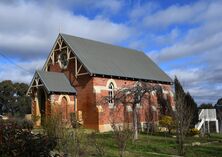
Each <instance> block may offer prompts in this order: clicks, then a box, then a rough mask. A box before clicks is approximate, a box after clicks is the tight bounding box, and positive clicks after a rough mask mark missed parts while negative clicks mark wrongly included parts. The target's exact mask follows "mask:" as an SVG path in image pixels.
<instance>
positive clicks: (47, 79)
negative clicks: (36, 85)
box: [28, 71, 76, 93]
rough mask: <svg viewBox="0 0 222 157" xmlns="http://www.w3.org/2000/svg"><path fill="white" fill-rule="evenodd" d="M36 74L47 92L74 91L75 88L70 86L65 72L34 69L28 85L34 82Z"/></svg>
mask: <svg viewBox="0 0 222 157" xmlns="http://www.w3.org/2000/svg"><path fill="white" fill-rule="evenodd" d="M36 75H37V76H38V77H39V78H40V80H41V82H42V84H43V85H44V87H45V88H46V90H47V92H48V93H50V92H62V93H76V90H75V88H74V87H73V86H71V84H70V82H69V80H68V79H67V77H66V76H65V74H64V73H58V72H46V71H36V73H35V75H34V78H33V80H32V82H31V85H30V87H31V86H32V84H33V82H34V79H35V78H36ZM29 90H30V89H29ZM29 90H28V92H29Z"/></svg>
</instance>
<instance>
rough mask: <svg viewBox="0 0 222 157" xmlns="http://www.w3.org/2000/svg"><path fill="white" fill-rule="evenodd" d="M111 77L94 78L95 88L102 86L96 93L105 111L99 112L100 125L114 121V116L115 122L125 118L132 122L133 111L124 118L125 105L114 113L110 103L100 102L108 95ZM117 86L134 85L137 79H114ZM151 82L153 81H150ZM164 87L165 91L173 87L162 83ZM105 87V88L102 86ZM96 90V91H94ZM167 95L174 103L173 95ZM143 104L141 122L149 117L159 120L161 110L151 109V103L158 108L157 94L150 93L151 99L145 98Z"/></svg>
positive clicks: (120, 121)
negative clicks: (154, 110)
mask: <svg viewBox="0 0 222 157" xmlns="http://www.w3.org/2000/svg"><path fill="white" fill-rule="evenodd" d="M109 80H110V79H109V78H101V77H94V78H93V85H94V88H96V87H97V88H101V91H100V93H99V92H97V94H96V101H97V102H98V104H102V108H103V112H100V113H99V125H103V124H108V123H110V121H112V119H113V118H112V117H115V122H117V123H122V122H123V121H124V119H125V121H129V122H132V112H128V116H129V118H127V119H126V118H124V116H123V115H124V112H123V111H124V108H123V106H120V107H119V108H118V109H115V111H116V110H118V113H115V114H114V115H113V113H112V111H113V109H111V108H109V106H108V103H107V104H104V103H100V102H102V99H101V98H102V97H104V96H107V95H108V91H107V86H108V85H107V83H108V81H109ZM112 80H113V81H114V82H115V84H116V86H117V87H115V88H123V87H129V86H133V85H134V84H135V83H136V81H133V80H121V79H112ZM150 84H151V83H150ZM152 85H155V84H154V83H152ZM161 86H162V88H163V89H164V91H167V92H169V91H171V92H172V87H171V85H161ZM102 87H104V88H102ZM94 92H95V91H94ZM148 96H149V95H147V96H146V97H148ZM166 97H169V98H170V102H171V104H172V105H174V102H173V97H172V96H170V94H166ZM141 104H143V106H142V107H141V108H139V109H138V110H139V119H140V121H141V122H146V121H147V119H149V120H152V121H158V119H159V111H158V110H157V112H156V113H155V112H152V111H150V110H149V109H150V105H153V106H155V107H156V108H157V109H158V105H157V104H158V102H157V96H156V95H150V101H148V99H144V100H143V102H142V103H141ZM151 114H153V116H151Z"/></svg>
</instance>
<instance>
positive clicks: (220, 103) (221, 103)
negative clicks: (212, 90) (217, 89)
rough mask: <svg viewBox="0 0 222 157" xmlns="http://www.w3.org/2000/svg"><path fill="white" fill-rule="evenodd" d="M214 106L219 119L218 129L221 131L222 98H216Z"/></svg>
mask: <svg viewBox="0 0 222 157" xmlns="http://www.w3.org/2000/svg"><path fill="white" fill-rule="evenodd" d="M215 108H216V110H217V118H218V120H219V129H220V132H222V98H220V99H218V100H217V103H216V104H215Z"/></svg>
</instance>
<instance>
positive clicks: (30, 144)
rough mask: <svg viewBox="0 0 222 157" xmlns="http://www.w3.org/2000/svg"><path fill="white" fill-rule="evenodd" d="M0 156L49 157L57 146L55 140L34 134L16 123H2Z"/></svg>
mask: <svg viewBox="0 0 222 157" xmlns="http://www.w3.org/2000/svg"><path fill="white" fill-rule="evenodd" d="M0 145H1V147H0V154H3V155H5V156H9V157H18V156H22V157H39V156H42V157H49V156H50V151H51V150H53V149H54V148H55V146H56V142H55V139H53V138H49V137H48V136H46V135H41V134H36V135H35V134H32V133H31V131H30V130H27V129H25V130H24V129H23V128H22V127H21V126H19V125H18V124H17V123H16V122H15V121H3V122H0Z"/></svg>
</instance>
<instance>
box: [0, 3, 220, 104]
mask: <svg viewBox="0 0 222 157" xmlns="http://www.w3.org/2000/svg"><path fill="white" fill-rule="evenodd" d="M221 8H222V1H221V0H213V1H212V0H200V1H194V0H192V1H189V0H178V1H176V0H150V1H149V0H97V1H95V0H66V1H61V0H47V1H45V0H29V1H28V0H1V1H0V22H1V24H0V41H1V42H0V80H5V79H11V80H13V81H15V82H16V81H19V82H26V83H29V82H30V80H31V78H32V76H33V73H34V71H35V69H41V68H42V66H43V64H44V62H45V60H46V56H47V55H48V53H49V51H50V49H51V47H52V45H53V43H54V41H55V39H56V36H57V35H58V33H59V31H60V32H63V33H67V34H72V35H76V36H80V37H84V38H90V39H94V40H99V41H103V42H108V43H111V44H115V45H120V46H124V47H129V48H133V49H138V50H142V51H143V52H145V53H146V54H147V55H148V56H149V57H151V58H152V59H153V60H154V61H155V62H156V63H157V64H158V65H160V67H161V68H162V69H163V70H164V71H165V72H166V73H168V74H169V75H170V76H171V77H172V78H174V76H175V75H176V76H177V77H178V78H179V79H180V81H181V83H182V84H183V86H184V88H185V89H186V90H187V91H189V92H190V93H191V95H193V96H194V98H195V100H196V101H197V102H198V103H199V104H200V103H202V102H206V103H208V102H209V103H215V102H216V100H217V99H218V98H220V97H222V95H221V91H222V62H221V58H222V9H221ZM8 58H9V59H8Z"/></svg>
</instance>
